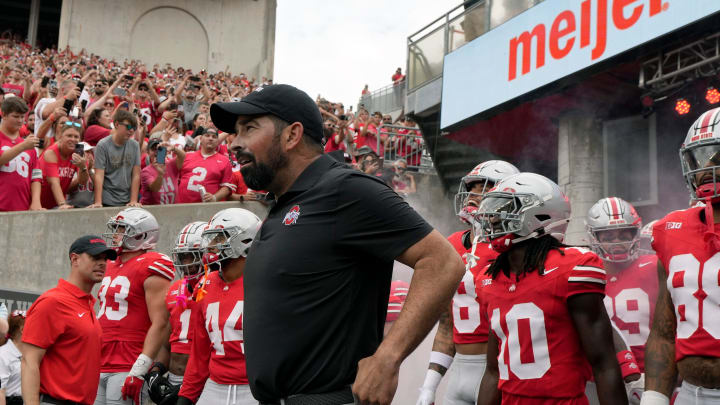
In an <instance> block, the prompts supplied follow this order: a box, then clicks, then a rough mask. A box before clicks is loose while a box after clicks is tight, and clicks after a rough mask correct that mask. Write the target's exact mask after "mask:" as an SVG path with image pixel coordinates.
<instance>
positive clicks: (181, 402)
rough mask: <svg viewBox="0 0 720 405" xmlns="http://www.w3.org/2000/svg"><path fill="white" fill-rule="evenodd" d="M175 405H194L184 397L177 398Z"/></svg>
mask: <svg viewBox="0 0 720 405" xmlns="http://www.w3.org/2000/svg"><path fill="white" fill-rule="evenodd" d="M175 405H194V404H193V402H192V401H191V400H189V399H187V398H185V397H178V399H177V402H176V403H175Z"/></svg>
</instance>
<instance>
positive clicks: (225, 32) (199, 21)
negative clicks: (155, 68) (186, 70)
mask: <svg viewBox="0 0 720 405" xmlns="http://www.w3.org/2000/svg"><path fill="white" fill-rule="evenodd" d="M276 7H277V0H123V1H117V0H64V1H63V5H62V14H61V17H60V33H59V41H58V42H59V43H58V47H59V48H61V49H62V48H65V46H67V45H70V48H71V49H72V50H73V51H75V52H78V51H80V50H81V49H83V48H85V49H86V50H87V51H88V52H92V53H96V54H99V55H101V56H103V57H109V58H115V59H117V60H119V61H122V60H124V59H140V60H142V61H144V62H145V63H146V64H148V65H150V66H152V64H154V63H160V64H164V63H167V62H169V63H172V64H173V65H174V66H183V67H190V68H192V69H193V70H194V71H199V70H200V69H203V68H205V69H208V70H209V71H210V72H216V71H220V70H224V69H225V66H227V65H229V66H230V70H231V71H232V72H233V73H236V74H237V73H240V72H244V73H246V74H247V75H248V76H250V77H256V78H257V79H258V80H259V79H261V77H262V76H266V77H272V76H273V64H274V55H275V10H276Z"/></svg>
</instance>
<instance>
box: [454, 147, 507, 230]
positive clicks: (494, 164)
mask: <svg viewBox="0 0 720 405" xmlns="http://www.w3.org/2000/svg"><path fill="white" fill-rule="evenodd" d="M517 173H520V171H519V170H518V169H517V167H515V166H513V165H512V164H510V163H508V162H505V161H503V160H488V161H486V162H482V163H480V164H479V165H477V166H475V167H474V168H473V169H472V170H471V171H470V172H469V173H468V174H466V175H465V176H464V177H463V178H462V179H461V180H460V185H459V187H458V191H457V194H455V214H456V215H457V216H458V217H460V219H461V220H462V221H463V222H465V223H466V224H468V225H472V216H473V213H474V212H475V211H477V208H478V206H479V205H480V200H481V199H482V196H483V194H484V193H485V192H487V191H489V190H490V189H491V188H493V187H495V184H497V183H498V182H499V181H500V180H502V179H504V178H506V177H508V176H510V175H513V174H517ZM476 183H481V184H482V186H483V187H482V190H484V191H483V192H482V193H477V192H473V191H472V190H473V186H474V185H475V184H476Z"/></svg>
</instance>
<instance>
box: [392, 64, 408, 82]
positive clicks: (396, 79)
mask: <svg viewBox="0 0 720 405" xmlns="http://www.w3.org/2000/svg"><path fill="white" fill-rule="evenodd" d="M403 80H405V76H404V75H403V74H402V69H401V68H397V70H395V74H393V75H392V82H393V84H394V85H398V84H400V82H402V81H403Z"/></svg>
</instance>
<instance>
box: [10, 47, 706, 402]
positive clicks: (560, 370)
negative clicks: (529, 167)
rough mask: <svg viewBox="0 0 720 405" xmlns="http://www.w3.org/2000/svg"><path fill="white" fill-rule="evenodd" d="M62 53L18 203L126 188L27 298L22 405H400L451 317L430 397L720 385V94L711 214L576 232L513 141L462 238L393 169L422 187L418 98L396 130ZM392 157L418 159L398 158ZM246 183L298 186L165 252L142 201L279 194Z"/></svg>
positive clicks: (188, 230) (691, 144) (18, 150)
mask: <svg viewBox="0 0 720 405" xmlns="http://www.w3.org/2000/svg"><path fill="white" fill-rule="evenodd" d="M4 52H5V54H8V53H13V52H14V53H13V55H18V53H19V54H20V55H25V54H24V53H27V52H30V50H28V49H25V50H23V49H22V47H20V48H8V49H5V50H4ZM30 53H31V52H30ZM26 56H27V57H26V58H24V60H25V61H26V65H35V64H36V62H35V59H33V57H36V55H30V54H28V55H26ZM50 56H51V54H49V53H48V54H45V55H44V56H41V57H39V59H40V62H39V63H38V66H39V70H40V71H42V72H47V76H45V77H47V78H48V79H47V80H44V81H45V82H46V83H45V84H46V85H48V84H49V83H50V76H51V73H50V71H48V70H47V69H48V67H47V66H46V64H45V63H44V62H43V60H44V59H45V58H48V59H49V58H50ZM52 58H53V60H54V62H53V63H52V66H50V70H51V71H54V69H57V68H58V67H59V68H60V70H59V71H57V72H56V73H55V77H56V81H57V77H58V76H57V75H58V74H59V75H61V80H60V81H58V84H57V87H56V91H57V94H54V95H53V94H52V93H51V92H50V90H49V89H48V90H47V91H48V93H49V94H43V91H45V90H44V89H45V87H44V85H43V83H42V82H43V79H42V78H36V79H34V81H33V80H32V79H30V78H29V77H27V76H28V73H27V72H24V71H23V69H22V68H18V66H19V65H18V64H12V62H11V66H12V67H11V68H10V72H11V78H10V79H9V80H10V81H9V84H10V86H12V87H8V86H5V87H7V89H8V92H10V91H11V90H12V89H14V90H16V93H15V95H14V96H13V97H7V95H6V97H5V100H4V101H3V102H2V113H3V120H2V122H1V123H0V132H2V133H1V134H0V140H2V142H4V143H3V146H2V147H3V154H2V155H0V163H2V164H4V165H6V166H3V167H2V170H3V172H5V173H8V172H9V173H11V174H13V175H14V176H22V175H23V174H24V177H23V178H24V179H25V180H23V182H22V187H21V186H20V183H21V182H19V181H14V182H13V181H11V180H6V179H5V178H2V179H3V181H4V182H6V184H8V187H10V188H11V190H12V194H7V193H5V190H3V191H0V193H1V194H0V202H1V203H3V204H8V206H11V207H16V208H18V209H27V207H28V206H29V207H30V208H31V209H42V208H52V207H55V206H58V207H60V208H69V207H71V206H74V204H73V203H71V202H70V199H72V198H73V195H72V193H68V190H69V187H71V186H75V187H77V188H80V187H81V186H82V187H84V188H85V190H87V189H88V188H89V187H88V184H90V183H92V188H93V190H92V192H91V193H90V195H91V197H92V198H90V199H89V200H88V204H87V205H88V206H91V207H92V206H118V207H120V206H122V207H123V209H122V210H121V211H120V212H119V213H117V214H116V215H114V216H113V217H112V218H110V220H109V221H108V223H107V232H106V233H105V234H104V235H103V237H99V236H93V235H88V236H84V237H81V238H79V239H78V240H76V241H75V242H74V243H73V244H72V245H71V246H70V250H69V257H70V267H71V269H70V273H69V277H68V278H67V279H61V280H59V283H58V286H57V287H56V288H54V289H51V290H49V291H48V292H46V293H44V294H43V295H42V296H41V297H40V298H38V300H37V301H36V302H35V303H34V304H33V306H32V307H31V308H30V310H29V311H28V313H27V314H25V313H13V314H11V315H10V317H9V318H8V338H9V340H8V341H7V343H5V344H4V345H3V346H2V347H0V389H2V390H4V393H5V395H6V398H4V399H5V401H6V403H8V404H17V403H23V401H25V403H28V404H32V405H35V404H39V403H41V404H76V403H82V404H87V405H89V404H93V403H94V404H97V405H104V404H123V405H132V404H135V405H139V404H142V403H144V402H145V401H146V399H145V396H146V395H147V396H149V397H150V399H151V400H152V401H153V402H154V403H157V404H160V405H167V404H179V405H188V404H194V403H197V404H201V405H206V404H226V405H229V404H241V405H245V404H247V405H249V404H258V403H260V404H273V405H276V404H284V405H304V404H313V405H314V404H331V405H347V404H360V403H361V404H383V405H388V404H390V403H391V401H392V399H393V396H394V395H395V390H396V388H397V381H398V375H399V370H400V364H401V363H402V361H403V360H404V359H405V358H406V357H407V356H408V355H409V354H410V353H411V352H412V351H413V350H414V349H415V348H416V347H417V345H418V344H419V343H420V341H421V340H422V339H423V338H424V336H425V335H426V334H427V333H428V332H429V331H430V330H431V328H432V326H433V325H434V324H435V323H436V321H437V320H438V319H439V326H438V328H437V331H436V335H435V339H434V343H433V346H432V352H431V354H430V358H429V365H428V369H427V374H426V378H425V380H424V382H423V384H422V385H421V386H420V387H419V397H418V398H412V399H411V400H412V401H415V400H416V401H417V402H416V403H417V405H432V404H434V403H435V396H436V391H437V389H438V387H439V385H440V382H441V380H442V379H443V378H444V377H445V374H446V372H448V374H449V377H448V379H449V381H448V383H447V389H446V394H445V399H444V402H443V403H444V404H450V405H471V404H478V405H500V404H502V405H515V404H522V405H526V404H531V405H532V404H553V405H566V404H567V405H570V404H577V405H587V404H589V403H593V404H601V405H610V404H612V405H616V404H620V405H623V404H628V403H632V404H636V405H637V404H640V405H668V404H670V403H672V402H673V401H674V403H677V404H680V405H684V404H691V403H692V404H718V403H720V388H718V387H720V371H719V370H720V349H719V348H720V345H719V342H718V340H720V333H719V331H718V325H719V324H718V323H717V322H716V320H717V319H718V316H719V314H718V311H719V309H718V308H720V282H719V281H718V280H720V279H719V278H718V271H719V270H718V269H719V268H720V266H719V265H718V260H717V259H718V257H719V256H718V255H719V254H720V235H719V234H718V233H717V232H718V230H720V228H719V227H718V223H720V177H719V176H718V171H720V166H719V165H720V161H718V158H717V156H718V154H719V153H720V108H717V109H714V110H711V111H707V112H705V113H703V114H702V115H701V116H700V117H698V118H697V120H696V122H695V123H694V124H693V125H692V127H691V128H690V130H689V132H688V134H687V136H686V138H685V142H684V143H683V146H682V147H681V150H680V154H681V159H682V175H683V176H684V178H685V180H686V182H687V184H688V188H689V191H690V198H691V201H692V203H691V207H689V208H688V209H686V210H678V211H673V212H671V213H669V214H668V215H667V216H666V217H664V218H662V219H659V220H657V221H652V222H650V223H648V224H646V225H643V220H642V218H640V216H639V215H638V213H637V211H636V210H635V208H634V207H633V205H632V204H631V203H629V202H627V201H625V200H623V199H622V198H619V197H615V196H607V197H604V198H601V199H600V200H598V201H597V202H596V203H595V204H594V205H593V206H592V207H591V208H590V210H589V211H588V212H587V213H586V215H585V223H586V231H587V237H588V240H589V241H590V243H589V246H569V245H566V244H564V239H565V233H566V231H567V227H568V223H569V222H570V218H571V201H570V200H569V199H568V198H567V197H566V196H565V194H564V193H563V191H562V190H561V188H560V187H559V186H558V185H557V184H556V183H555V182H553V181H552V180H550V179H548V178H546V177H544V176H541V175H539V174H535V173H527V172H520V171H519V170H518V169H517V168H516V167H515V166H514V165H513V164H512V163H510V162H505V161H499V160H491V161H485V162H478V164H477V166H476V167H475V168H473V169H472V170H471V171H470V172H468V173H467V174H466V175H465V176H464V177H463V178H462V179H461V182H460V184H459V188H458V192H457V193H456V195H455V210H456V214H457V217H458V218H459V220H460V221H462V222H463V223H464V225H465V227H464V229H463V230H461V231H459V232H456V233H454V234H452V235H450V236H449V237H448V238H447V240H445V239H444V238H443V237H442V236H440V235H439V233H438V232H437V231H434V230H433V229H432V227H431V226H430V225H429V224H427V222H425V220H424V219H422V218H421V217H420V216H419V215H418V214H417V213H416V212H414V210H413V209H412V208H410V207H409V205H408V204H406V203H405V202H404V201H403V200H402V199H401V198H400V197H399V196H398V193H395V192H393V190H391V189H390V187H392V188H393V189H394V190H400V191H403V190H407V192H410V191H409V190H414V189H415V184H414V182H413V180H412V176H411V175H409V174H408V173H407V170H408V167H409V166H415V165H414V164H413V162H414V160H413V159H415V156H414V155H413V151H414V150H416V148H417V147H418V146H419V145H408V144H407V143H408V141H409V140H410V139H411V138H410V137H403V136H401V135H407V133H409V132H411V131H414V130H413V129H412V127H413V123H412V121H410V120H409V119H408V118H407V117H406V118H404V120H403V121H402V124H404V125H401V126H398V127H399V128H398V130H393V128H392V126H387V127H386V126H384V123H386V122H387V123H388V124H392V123H393V120H392V117H390V116H384V115H383V114H381V113H375V112H374V113H372V114H370V113H369V112H368V111H366V110H363V109H361V110H359V111H358V113H357V114H356V115H352V114H350V113H349V111H346V110H345V108H344V106H343V105H342V104H340V103H333V102H329V101H327V100H323V99H320V98H318V99H317V100H315V101H313V100H312V99H310V98H309V97H308V96H307V95H306V94H305V93H303V92H302V91H299V90H297V89H295V88H294V87H292V86H286V85H276V86H267V87H264V89H263V91H252V90H253V88H254V86H255V85H254V84H253V83H254V80H252V79H251V80H249V81H248V80H245V78H244V77H242V75H240V76H233V75H231V74H230V73H229V72H222V73H218V74H215V75H212V77H211V75H208V74H207V73H205V72H200V73H198V74H197V75H195V74H193V73H192V72H182V73H181V72H178V71H179V70H180V69H179V68H178V69H172V68H170V67H165V68H162V69H161V68H159V67H153V69H152V70H149V71H148V69H146V68H145V67H143V66H142V65H134V64H132V63H129V64H127V65H124V66H122V67H117V68H116V67H115V66H114V65H113V63H112V62H106V61H101V60H100V59H98V58H97V57H95V56H93V55H90V56H88V58H87V60H85V56H83V54H82V53H81V54H80V55H71V54H69V52H67V51H66V52H65V53H60V54H57V55H52ZM7 59H12V55H9V57H8V58H7ZM74 61H77V63H73V62H74ZM81 62H84V63H85V65H84V67H82V68H80V67H79V66H83V65H81ZM58 63H59V65H58ZM99 65H100V66H103V69H105V70H106V73H107V70H109V71H111V72H113V71H114V72H115V74H114V75H111V76H110V77H107V76H103V75H102V72H100V71H101V70H103V69H98V68H97V67H98V66H99ZM73 69H75V71H73ZM43 74H45V73H43ZM66 75H70V79H67V78H66V77H65V76H66ZM73 75H76V76H78V82H75V81H73V80H72V76H73ZM218 76H219V78H218ZM103 79H105V81H104V82H103ZM236 79H237V80H238V82H237V83H236V82H235V80H236ZM38 80H40V82H39V84H38ZM243 80H245V81H246V82H247V85H246V84H244V83H245V82H243ZM263 82H265V80H263ZM269 82H270V81H269V80H267V83H265V84H269ZM80 83H83V84H86V85H85V89H81V88H79V86H78V85H79V84H80ZM89 83H92V88H93V91H92V94H89V93H87V92H85V90H87V88H88V87H89V86H90V84H89ZM173 83H177V86H176V87H173ZM33 87H35V92H33ZM80 87H82V86H80ZM117 89H121V90H123V91H124V93H123V92H122V91H121V92H120V93H118V92H117ZM161 89H167V90H166V91H165V90H162V91H161ZM172 89H174V90H172ZM163 92H165V94H164V97H166V98H165V99H162V97H163V96H161V95H160V94H162V93H163ZM84 94H87V97H88V98H87V99H84V98H83V95H84ZM33 95H34V96H33ZM200 95H202V97H200ZM83 100H87V103H85V104H86V105H85V106H82V101H83ZM227 101H231V103H223V102H227ZM232 101H234V102H232ZM218 102H220V103H221V104H217V103H218ZM28 103H29V104H30V105H34V109H33V110H32V111H33V112H34V114H33V115H34V121H31V120H27V119H26V118H25V114H27V113H28V112H29V111H30V108H29V107H27V104H28ZM77 103H79V104H81V108H78V107H77V106H76V104H77ZM308 105H309V106H308ZM181 107H182V108H181ZM73 110H77V111H76V113H74V112H73ZM208 112H209V113H210V115H212V117H210V116H209V115H208ZM186 113H187V114H188V115H190V117H189V116H188V115H186ZM86 117H87V118H86ZM286 117H290V118H289V119H287V118H286ZM211 118H214V121H215V122H214V123H213V122H212V121H213V119H211ZM26 121H27V122H26ZM298 124H300V125H298ZM232 129H237V134H232V133H230V132H231V131H232ZM383 129H387V132H384V131H383ZM400 130H404V131H407V132H406V133H400V132H399V131H400ZM21 131H22V132H23V133H24V134H25V135H24V139H23V137H22V136H21V135H20V134H21ZM89 134H92V136H90V135H89ZM83 135H84V136H85V137H84V139H83ZM398 139H401V141H398ZM402 139H404V141H403V140H402ZM81 140H82V141H83V142H82V143H81V142H80V141H81ZM41 141H42V142H41ZM403 142H404V143H403ZM78 145H80V147H78ZM228 145H231V146H232V150H231V152H232V153H228V150H227V149H228ZM279 145H282V148H284V149H282V150H281V149H278V148H280V146H279ZM35 148H39V149H41V150H43V151H44V154H42V155H40V157H39V158H37V156H36V155H35V154H34V153H33V152H34V150H35ZM323 152H326V153H323ZM23 153H25V154H24V155H23ZM388 154H398V155H399V156H400V157H401V159H398V160H397V161H396V162H395V163H394V166H393V168H394V174H393V177H392V179H391V178H390V177H389V176H388V177H386V174H385V171H384V170H385V168H384V166H383V165H382V164H381V163H380V162H382V161H384V159H382V160H381V158H383V157H386V156H388ZM327 155H333V156H336V158H335V160H333V158H331V157H329V156H327ZM231 159H234V160H236V161H237V163H236V164H235V165H236V166H239V167H240V171H237V170H235V171H233V165H234V164H233V162H232V161H231ZM9 162H10V163H12V164H13V165H12V166H10V163H9ZM143 162H144V164H143ZM278 162H281V163H282V164H281V163H278ZM340 162H344V163H349V164H350V165H356V167H355V168H350V167H349V165H347V164H342V163H340ZM10 167H12V170H6V169H7V168H10ZM91 168H92V169H94V173H90V172H91V170H90V169H91ZM360 171H362V172H364V173H365V174H369V176H368V175H365V174H362V173H360ZM5 173H4V175H6V174H5ZM236 173H240V175H241V177H239V178H238V177H237V175H236ZM401 175H402V176H407V177H403V178H402V179H400V180H404V179H406V180H405V181H407V184H405V186H404V187H398V185H397V184H395V180H394V179H396V178H397V177H399V176H401ZM376 177H380V178H381V180H378V179H377V178H376ZM166 179H169V180H167V182H169V183H171V184H170V185H168V184H167V182H166ZM245 181H247V184H250V185H253V186H255V188H257V189H267V191H268V192H270V193H273V194H276V195H277V198H275V199H274V201H275V205H274V206H273V207H272V209H271V210H270V211H269V213H268V216H267V218H266V219H265V220H264V221H261V220H260V218H258V217H257V216H255V215H254V214H253V213H251V212H250V211H247V210H245V209H242V208H229V209H225V210H222V211H220V212H218V213H217V214H215V215H214V216H213V217H212V218H210V219H209V221H207V222H205V220H206V218H195V221H193V222H190V223H188V224H187V225H186V226H185V227H183V229H182V230H180V232H179V233H178V235H177V238H176V241H175V245H174V248H173V250H172V252H168V253H170V255H166V254H163V253H160V252H156V251H154V248H155V245H156V243H157V241H158V235H159V227H160V224H159V223H158V221H157V220H156V218H155V217H154V216H153V215H152V214H151V213H150V212H148V211H147V210H145V209H143V208H140V207H139V206H140V205H141V204H153V203H158V202H159V203H173V202H200V201H217V200H222V199H236V198H237V199H238V200H243V199H245V198H252V199H258V198H259V197H258V196H260V195H262V193H264V192H265V191H260V190H250V189H247V186H246V185H245ZM398 181H399V180H398ZM26 186H27V187H26ZM388 186H390V187H388ZM172 187H176V188H177V190H178V192H177V194H173V198H172V199H171V198H170V197H169V194H168V193H169V191H168V189H169V188H172ZM163 190H164V191H163ZM153 193H157V194H153ZM163 193H165V194H163ZM18 195H20V196H25V197H27V198H25V199H24V200H22V203H23V204H25V203H26V204H25V205H26V206H24V207H22V208H21V207H20V206H21V204H20V202H21V201H20V199H19V198H18ZM66 196H67V199H66ZM235 196H237V197H235ZM46 203H47V204H46ZM50 206H52V207H50ZM126 206H129V207H126ZM298 224H301V225H300V226H296V225H298ZM278 251H282V252H283V254H277V252H278ZM394 260H397V261H400V262H402V263H404V264H406V265H408V266H410V267H412V268H413V269H414V274H413V279H412V282H411V284H410V285H409V286H408V285H404V284H401V283H391V277H390V274H391V272H392V265H393V261H394ZM463 265H464V266H463ZM368 269H372V271H368ZM176 274H177V275H179V279H176ZM98 283H99V284H100V290H99V292H98V295H97V296H98V299H99V301H100V305H99V310H98V311H97V315H96V314H95V312H94V311H95V310H94V309H93V304H94V299H93V297H92V296H91V295H90V294H91V291H92V288H93V286H94V285H95V284H98ZM406 295H407V296H408V297H409V298H408V299H407V300H405V299H404V297H405V296H406ZM85 314H89V316H87V317H84V315H85ZM96 319H97V322H96ZM384 321H388V322H394V324H393V325H392V326H389V325H387V324H386V325H384V326H385V328H384V330H383V328H382V327H378V326H380V325H382V324H383V323H385V322H384ZM0 326H2V327H3V328H4V327H5V325H0ZM383 332H384V335H383ZM18 346H20V349H18ZM21 353H22V354H21ZM20 363H22V366H20ZM403 399H404V400H407V398H403ZM258 401H259V402H258Z"/></svg>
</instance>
